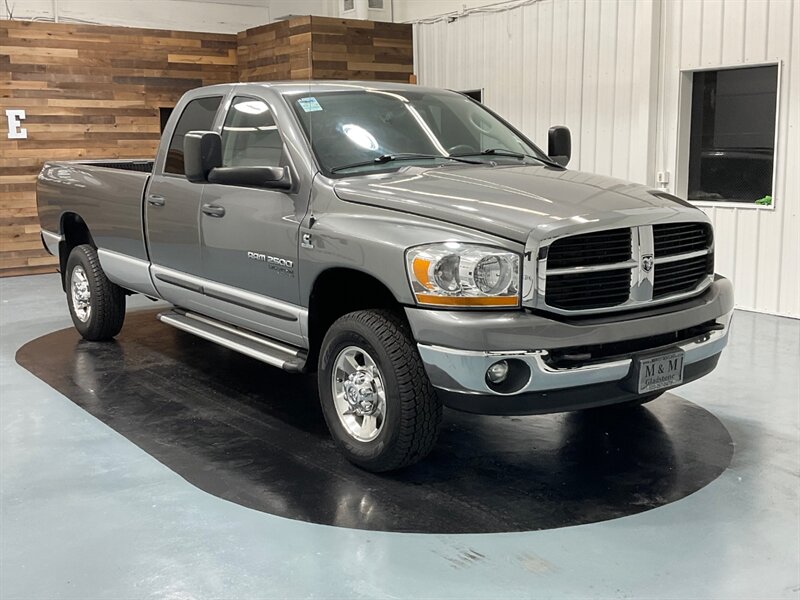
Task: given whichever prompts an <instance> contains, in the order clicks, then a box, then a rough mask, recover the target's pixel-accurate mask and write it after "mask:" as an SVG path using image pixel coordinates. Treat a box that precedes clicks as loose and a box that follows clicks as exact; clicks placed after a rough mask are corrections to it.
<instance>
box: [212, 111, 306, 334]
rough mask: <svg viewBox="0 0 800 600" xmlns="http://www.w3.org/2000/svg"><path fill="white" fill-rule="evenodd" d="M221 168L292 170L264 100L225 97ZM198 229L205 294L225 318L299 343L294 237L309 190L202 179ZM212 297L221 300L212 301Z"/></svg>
mask: <svg viewBox="0 0 800 600" xmlns="http://www.w3.org/2000/svg"><path fill="white" fill-rule="evenodd" d="M221 135H222V166H223V167H238V166H278V167H285V168H289V169H290V171H291V172H292V175H293V177H294V180H295V181H297V180H298V178H297V173H298V172H297V170H296V169H294V165H293V164H292V159H291V157H290V154H289V152H288V151H287V147H286V144H284V140H283V137H282V135H281V131H280V130H279V126H278V123H277V120H276V118H275V116H274V114H273V111H272V109H271V108H270V106H269V104H267V102H265V101H264V100H262V99H259V98H254V97H250V96H244V95H241V96H236V97H234V98H233V99H232V101H231V102H230V108H229V109H228V112H227V115H226V116H225V121H224V124H223V126H222V134H221ZM204 188H205V189H204V191H203V199H202V203H201V207H200V233H201V244H202V257H203V271H204V278H205V279H206V280H207V281H210V282H214V283H216V284H217V285H211V284H210V285H207V286H206V295H207V296H210V297H211V298H210V299H209V300H208V301H209V303H210V304H211V306H210V308H212V309H220V308H222V309H224V310H225V313H226V314H224V315H220V314H218V315H217V316H218V317H219V318H223V319H224V320H227V321H229V322H231V323H234V324H237V325H240V326H243V327H247V328H249V329H252V330H254V331H258V332H260V333H264V334H265V335H269V336H272V337H275V338H278V339H282V340H284V341H287V342H290V343H295V344H298V345H301V344H302V343H303V342H302V339H303V337H302V327H303V323H304V321H305V315H306V314H307V313H306V311H305V309H303V308H301V307H300V306H299V285H298V264H297V253H298V236H299V229H300V221H301V220H302V218H303V216H304V215H305V211H306V207H307V203H308V193H309V192H308V190H307V189H302V190H301V189H300V186H299V185H296V186H295V188H294V189H293V190H289V191H283V190H274V189H264V188H254V187H240V186H233V185H221V184H211V183H209V184H206V185H205V186H204ZM214 299H218V300H220V301H224V302H226V305H225V306H222V305H220V304H219V303H217V304H215V303H214Z"/></svg>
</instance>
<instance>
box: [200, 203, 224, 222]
mask: <svg viewBox="0 0 800 600" xmlns="http://www.w3.org/2000/svg"><path fill="white" fill-rule="evenodd" d="M202 210H203V214H206V215H208V216H209V217H216V218H217V219H219V218H221V217H224V216H225V209H224V208H223V207H221V206H216V205H215V204H203V208H202Z"/></svg>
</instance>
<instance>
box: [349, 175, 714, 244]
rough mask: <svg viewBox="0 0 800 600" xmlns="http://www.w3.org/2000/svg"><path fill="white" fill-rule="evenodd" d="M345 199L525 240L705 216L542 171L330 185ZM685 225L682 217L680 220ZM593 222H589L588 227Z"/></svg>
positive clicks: (591, 180) (628, 189) (605, 180)
mask: <svg viewBox="0 0 800 600" xmlns="http://www.w3.org/2000/svg"><path fill="white" fill-rule="evenodd" d="M334 190H335V192H336V195H337V196H338V197H339V198H340V199H342V200H345V201H350V202H356V203H360V204H367V205H370V206H376V207H381V208H387V209H391V210H398V211H403V212H406V213H412V214H416V215H420V216H424V217H430V218H433V219H438V220H442V221H447V222H450V223H454V224H458V225H462V226H465V227H470V228H473V229H478V230H481V231H485V232H487V233H491V234H494V235H498V236H501V237H504V238H507V239H512V240H515V241H519V242H523V243H524V242H525V241H526V240H527V239H528V236H529V235H530V234H531V233H532V232H533V234H534V237H537V238H539V239H544V238H546V237H549V236H551V235H553V231H554V230H558V232H559V235H563V234H566V233H571V231H569V230H575V231H586V230H587V229H588V228H592V229H602V228H604V227H611V226H615V227H626V226H633V225H639V224H648V223H656V222H660V221H665V220H675V217H676V216H678V217H680V216H681V215H686V216H687V217H688V219H691V220H698V221H707V219H706V217H705V215H704V214H703V213H702V211H699V210H697V209H696V208H694V207H692V206H691V205H690V204H688V203H685V202H683V201H682V200H679V199H673V198H672V197H670V196H668V195H666V194H665V193H664V192H661V191H658V190H653V189H651V188H648V187H646V186H643V185H639V184H634V183H630V182H627V181H622V180H619V179H613V178H611V177H604V176H601V175H594V174H591V173H583V172H580V171H566V170H560V169H554V168H552V167H545V166H535V165H530V166H518V165H510V166H505V165H502V166H489V165H487V166H483V165H481V166H477V165H476V166H471V165H470V166H466V167H462V166H460V165H459V166H448V167H445V168H442V167H439V168H422V167H407V168H403V169H401V170H400V171H397V172H393V173H386V174H379V175H365V176H360V177H351V178H347V179H342V180H339V181H337V182H336V183H335V184H334ZM684 220H686V219H684ZM588 224H591V225H588Z"/></svg>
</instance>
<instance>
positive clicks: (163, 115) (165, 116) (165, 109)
mask: <svg viewBox="0 0 800 600" xmlns="http://www.w3.org/2000/svg"><path fill="white" fill-rule="evenodd" d="M174 108H175V107H174V106H162V107H160V108H159V109H158V118H159V120H160V121H161V129H160V130H159V131H160V132H161V133H164V130H165V129H166V128H167V121H169V118H170V116H171V115H172V110H173V109H174Z"/></svg>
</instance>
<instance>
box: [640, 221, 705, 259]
mask: <svg viewBox="0 0 800 600" xmlns="http://www.w3.org/2000/svg"><path fill="white" fill-rule="evenodd" d="M711 235H712V234H711V226H710V225H707V224H706V223H665V224H663V225H653V242H654V247H655V255H656V256H674V255H675V254H686V253H688V252H695V251H696V250H705V249H706V248H710V247H711Z"/></svg>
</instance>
